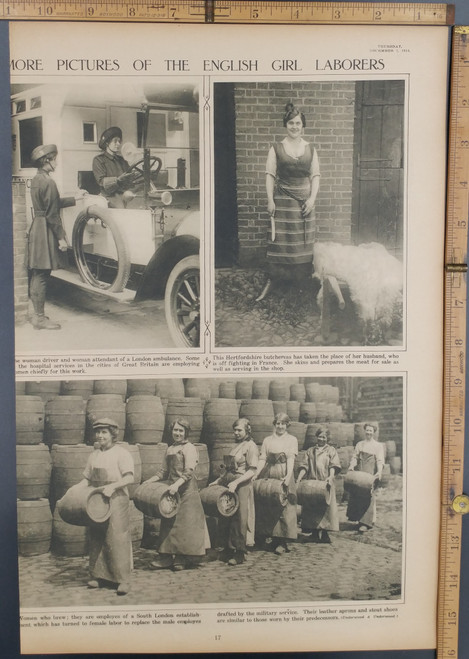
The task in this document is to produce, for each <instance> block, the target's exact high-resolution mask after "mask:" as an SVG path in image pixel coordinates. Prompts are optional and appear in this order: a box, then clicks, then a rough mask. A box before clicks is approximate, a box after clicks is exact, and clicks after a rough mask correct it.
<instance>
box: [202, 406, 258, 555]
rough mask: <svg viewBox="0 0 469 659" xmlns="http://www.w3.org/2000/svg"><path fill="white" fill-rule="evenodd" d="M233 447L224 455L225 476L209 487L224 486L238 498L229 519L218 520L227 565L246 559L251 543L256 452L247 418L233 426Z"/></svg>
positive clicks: (252, 537)
mask: <svg viewBox="0 0 469 659" xmlns="http://www.w3.org/2000/svg"><path fill="white" fill-rule="evenodd" d="M233 434H234V438H235V441H236V446H234V448H232V449H231V451H230V453H229V454H228V455H225V456H224V463H225V467H226V470H225V473H224V474H222V475H221V476H220V477H219V478H217V480H215V481H213V483H210V485H224V486H225V487H227V488H228V489H229V490H230V492H236V494H237V495H238V501H239V508H238V510H237V511H236V513H235V514H234V515H233V516H232V517H221V518H220V520H219V523H218V532H219V538H220V540H221V544H222V546H223V548H224V551H223V552H222V555H223V557H225V558H226V560H227V562H228V565H240V564H241V563H244V561H245V560H246V552H247V545H248V544H254V519H255V516H254V493H253V486H252V478H253V476H254V474H255V473H256V469H257V464H258V460H259V451H258V449H257V446H256V444H255V443H254V442H253V440H252V439H251V424H250V423H249V419H246V418H240V419H238V420H237V421H235V422H234V423H233Z"/></svg>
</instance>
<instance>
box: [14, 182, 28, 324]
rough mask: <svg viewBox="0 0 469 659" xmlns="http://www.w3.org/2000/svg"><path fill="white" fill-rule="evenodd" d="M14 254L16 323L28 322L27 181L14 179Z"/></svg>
mask: <svg viewBox="0 0 469 659" xmlns="http://www.w3.org/2000/svg"><path fill="white" fill-rule="evenodd" d="M12 192H13V195H12V196H13V253H14V260H13V265H14V294H15V322H17V323H21V322H24V321H26V319H27V315H28V272H27V269H26V267H25V265H24V258H25V252H26V230H27V223H26V179H23V178H20V177H18V176H14V177H13V186H12Z"/></svg>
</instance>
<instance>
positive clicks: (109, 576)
mask: <svg viewBox="0 0 469 659" xmlns="http://www.w3.org/2000/svg"><path fill="white" fill-rule="evenodd" d="M110 501H111V516H110V518H109V519H108V520H107V521H106V522H103V523H102V524H92V525H91V526H90V527H89V537H90V561H89V565H90V572H91V575H92V576H93V577H94V578H95V579H105V580H106V581H111V582H113V583H117V584H119V583H123V582H125V581H128V580H129V578H130V573H131V570H132V567H133V565H132V541H131V536H130V523H129V497H128V495H127V494H126V493H125V492H124V491H122V490H117V491H116V492H115V493H114V494H113V496H112V497H111V500H110Z"/></svg>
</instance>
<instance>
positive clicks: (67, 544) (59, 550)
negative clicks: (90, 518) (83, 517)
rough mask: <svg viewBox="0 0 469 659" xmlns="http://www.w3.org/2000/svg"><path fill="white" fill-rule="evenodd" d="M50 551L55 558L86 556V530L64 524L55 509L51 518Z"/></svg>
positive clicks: (83, 527) (85, 528)
mask: <svg viewBox="0 0 469 659" xmlns="http://www.w3.org/2000/svg"><path fill="white" fill-rule="evenodd" d="M51 551H52V552H53V553H54V554H56V555H57V556H86V555H87V554H88V528H87V527H86V526H76V525H74V524H68V523H67V522H64V521H63V519H62V518H61V517H60V514H59V511H58V509H57V508H56V509H55V511H54V515H53V517H52V543H51Z"/></svg>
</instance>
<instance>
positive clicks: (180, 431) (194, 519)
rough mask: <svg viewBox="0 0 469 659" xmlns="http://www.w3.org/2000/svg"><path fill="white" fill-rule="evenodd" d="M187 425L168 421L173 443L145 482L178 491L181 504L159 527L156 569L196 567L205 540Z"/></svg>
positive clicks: (179, 419)
mask: <svg viewBox="0 0 469 659" xmlns="http://www.w3.org/2000/svg"><path fill="white" fill-rule="evenodd" d="M189 432H190V425H189V423H188V421H187V420H186V419H183V418H181V417H179V418H177V419H176V420H175V421H174V422H173V423H172V424H171V434H172V438H173V442H174V443H173V444H171V446H169V447H168V450H167V451H166V456H165V458H164V462H163V466H162V468H161V469H160V470H159V471H158V472H157V473H156V474H155V475H154V476H152V477H151V478H149V479H148V480H147V481H146V482H147V483H154V482H156V481H162V482H165V483H167V484H168V486H169V488H168V491H169V493H170V494H173V495H174V494H176V493H179V496H180V505H179V509H178V512H177V514H176V516H175V517H172V518H171V519H167V518H165V519H162V520H161V527H160V547H159V558H158V560H157V561H155V562H153V563H151V566H152V567H153V568H155V569H164V568H171V567H172V569H173V570H174V571H179V570H184V569H186V568H189V567H193V566H195V565H196V564H197V563H198V562H199V561H200V559H201V558H202V556H204V555H205V549H206V547H207V546H208V545H209V543H208V531H207V526H206V523H205V514H204V509H203V507H202V501H201V500H200V496H199V491H198V489H197V480H196V477H195V473H194V472H195V468H196V466H197V461H198V458H197V449H196V447H195V446H194V445H193V444H192V443H191V442H190V441H189V439H188V437H189Z"/></svg>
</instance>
